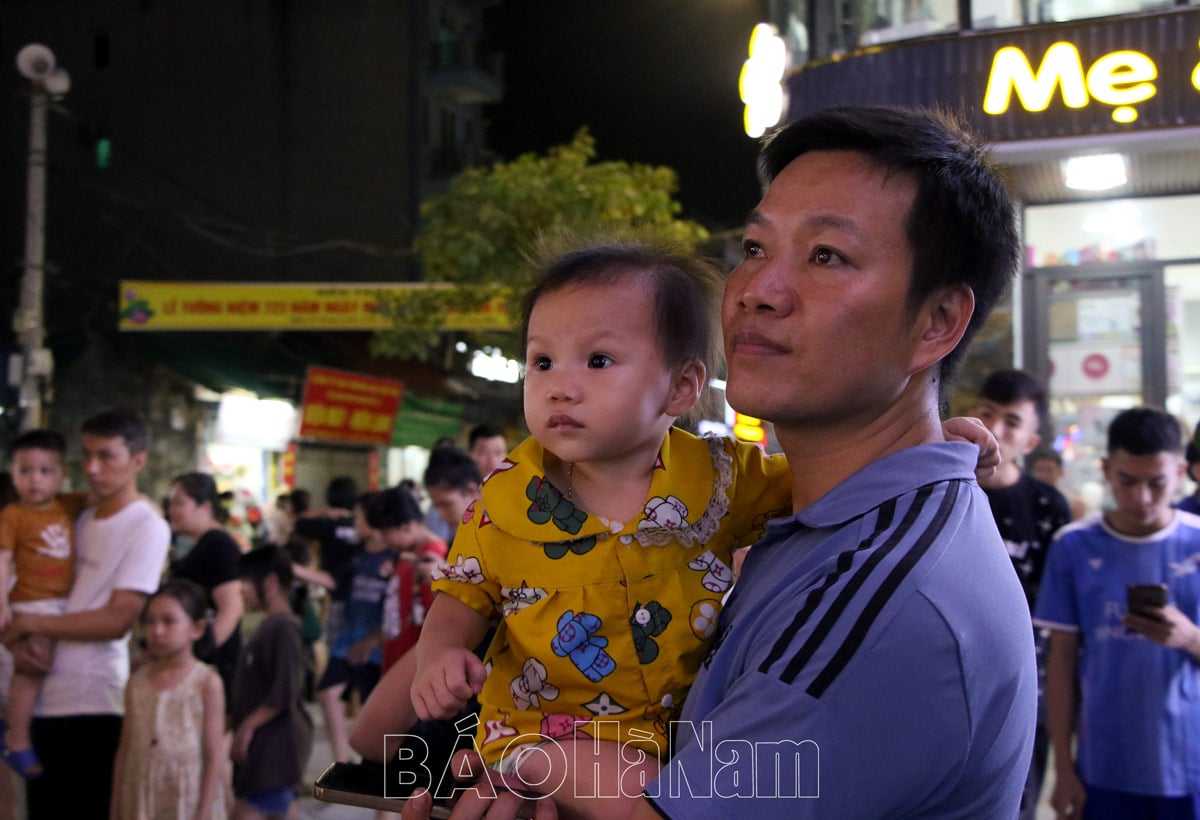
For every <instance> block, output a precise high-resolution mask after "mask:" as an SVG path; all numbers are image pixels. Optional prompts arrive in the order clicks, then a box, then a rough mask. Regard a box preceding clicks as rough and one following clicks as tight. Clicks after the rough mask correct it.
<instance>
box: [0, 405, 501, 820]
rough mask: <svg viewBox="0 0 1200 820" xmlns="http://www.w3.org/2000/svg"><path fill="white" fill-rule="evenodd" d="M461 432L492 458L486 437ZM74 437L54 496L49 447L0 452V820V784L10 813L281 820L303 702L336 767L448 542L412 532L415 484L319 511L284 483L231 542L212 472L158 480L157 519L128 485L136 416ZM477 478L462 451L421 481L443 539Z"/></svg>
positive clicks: (138, 437) (413, 628) (296, 756)
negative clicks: (79, 466)
mask: <svg viewBox="0 0 1200 820" xmlns="http://www.w3.org/2000/svg"><path fill="white" fill-rule="evenodd" d="M474 432H475V433H476V435H477V436H480V437H485V438H490V439H492V440H493V441H492V442H491V444H492V449H495V443H494V440H495V439H496V438H497V437H499V438H500V440H501V442H502V441H503V436H502V434H501V433H500V432H499V431H497V430H495V428H492V427H490V426H486V425H485V426H480V427H479V428H477V429H476V430H475V431H474ZM81 433H82V437H81V450H82V454H83V472H84V475H85V477H86V479H87V483H88V492H86V493H65V492H62V491H61V490H62V485H63V483H64V481H65V464H64V462H65V458H66V452H67V446H66V440H65V439H64V437H63V436H62V435H61V434H60V433H58V432H56V431H52V430H32V431H28V432H25V433H22V434H20V435H18V436H17V437H16V438H14V440H13V441H12V443H11V445H10V472H9V473H8V474H7V475H8V476H9V477H10V479H11V481H10V490H11V493H10V495H9V497H7V498H5V499H4V503H3V505H2V506H3V509H2V510H0V630H3V634H2V637H3V640H4V643H5V644H6V645H7V647H8V651H3V652H0V655H3V657H4V658H5V659H7V660H8V661H9V663H8V665H7V666H6V667H5V668H4V669H0V677H3V679H4V680H3V689H2V690H0V694H3V695H4V697H3V698H0V707H2V708H3V717H2V721H3V722H2V723H0V754H2V757H3V761H4V763H5V764H6V768H3V769H2V771H0V774H2V777H0V804H3V809H2V811H3V812H6V813H7V816H13V813H14V812H15V806H16V804H17V800H16V791H15V788H16V782H15V781H14V779H13V775H14V774H15V775H17V776H19V777H20V778H22V779H23V780H24V785H25V789H26V805H27V808H28V814H29V816H30V817H31V818H42V817H45V818H57V817H105V818H164V817H186V818H223V817H229V816H234V817H240V818H255V817H290V816H295V798H296V796H297V788H298V787H301V788H302V787H303V786H302V783H301V781H302V779H303V774H304V771H305V767H306V765H307V763H308V757H309V754H310V750H311V746H312V732H313V721H312V719H311V715H310V714H309V707H308V706H307V705H306V703H307V702H308V701H310V700H311V701H319V703H320V705H321V706H322V707H323V708H324V711H325V716H326V725H327V726H328V728H329V731H330V741H331V746H332V748H333V749H334V752H335V756H336V757H337V759H340V760H349V759H350V755H351V752H350V748H349V745H348V738H347V728H346V722H345V720H344V715H345V706H344V704H343V702H342V699H343V697H347V696H349V695H350V694H351V693H355V694H356V695H357V696H358V698H359V699H360V701H365V700H366V699H367V698H368V696H369V695H370V693H371V690H372V688H373V687H374V685H375V683H376V682H377V681H378V679H379V677H380V674H381V673H382V672H384V671H386V670H387V669H388V668H389V667H390V666H391V665H392V664H394V663H395V662H396V661H397V660H398V659H399V658H401V657H403V656H404V655H405V654H406V653H407V652H408V651H409V650H410V649H411V648H412V647H413V646H415V644H416V640H417V635H418V634H419V632H420V628H421V625H422V622H423V620H424V616H425V612H426V611H427V610H428V608H429V607H430V605H431V603H432V599H433V593H432V591H431V588H430V581H431V576H432V572H433V568H434V566H435V565H436V564H437V563H438V562H439V561H441V560H443V559H444V558H445V557H446V553H447V545H446V542H445V541H444V540H443V539H442V538H440V537H438V536H437V535H435V534H434V533H433V532H431V530H430V529H429V527H428V526H427V525H426V517H425V512H424V510H423V509H422V506H421V504H420V503H419V502H420V500H421V499H419V497H418V494H419V493H420V492H421V486H420V485H415V484H411V483H410V484H409V485H407V486H403V487H395V488H390V489H386V490H382V491H377V492H366V493H362V494H360V493H359V492H358V488H357V486H356V485H355V482H354V481H353V479H350V478H348V477H344V476H343V477H338V478H335V479H333V480H332V481H331V482H330V484H329V487H328V491H327V493H326V502H327V506H326V507H324V508H320V509H315V508H312V507H311V505H310V504H309V503H308V494H307V493H306V492H305V491H304V490H295V491H292V492H290V493H288V494H287V499H286V500H287V505H286V508H285V507H284V506H283V505H281V512H282V513H284V514H282V515H280V516H276V517H275V519H274V521H273V522H272V524H273V526H272V527H271V529H269V530H268V531H266V532H263V533H262V537H261V538H260V539H256V541H255V543H252V544H243V543H241V539H239V538H237V537H236V536H235V534H234V533H231V532H230V530H229V528H228V521H229V516H228V512H227V509H226V506H225V500H226V499H225V497H223V494H222V493H220V492H218V488H217V484H216V481H215V480H214V479H213V477H212V476H210V475H208V474H206V473H203V472H191V473H185V474H183V475H180V476H177V477H176V478H175V479H174V480H173V481H172V482H171V485H170V491H169V493H168V496H167V498H166V500H165V501H164V502H163V504H162V505H161V507H160V506H158V505H156V504H154V503H153V502H152V501H151V500H150V499H149V498H147V497H146V496H145V495H143V494H142V493H141V492H140V491H139V489H138V485H137V479H138V474H139V473H140V471H141V470H142V468H143V467H144V466H145V463H146V457H147V431H146V426H145V423H144V421H143V420H142V419H141V418H140V417H139V416H138V415H137V414H136V413H134V412H132V411H129V410H124V409H118V410H113V411H108V412H105V413H100V414H97V415H96V416H93V417H92V418H89V419H88V420H87V421H85V422H84V424H83V426H82V429H81ZM502 456H503V454H501V457H502ZM488 458H489V460H488V462H487V463H488V469H489V470H490V469H492V468H493V467H494V466H495V460H494V459H493V458H491V457H490V456H489V457H488ZM481 484H482V477H481V475H480V465H479V464H478V463H477V462H476V461H475V460H474V459H472V458H471V456H470V455H468V454H467V453H466V452H465V451H463V450H460V449H458V448H457V447H455V446H453V445H452V444H446V445H444V446H440V447H438V448H435V449H434V451H433V452H432V454H431V457H430V460H429V465H428V469H427V471H426V474H425V476H424V482H423V488H424V492H426V493H428V494H429V497H430V498H431V499H432V506H431V507H430V509H433V510H434V511H435V512H437V514H438V515H439V519H440V520H442V521H443V523H444V525H445V527H446V528H447V531H448V532H450V533H453V530H454V527H455V526H456V525H457V523H458V522H459V521H460V520H461V519H462V516H463V514H464V512H465V510H466V508H467V507H468V505H469V504H470V503H471V501H473V500H474V499H475V498H476V497H477V496H478V493H479V487H480V485H481ZM322 593H323V594H322ZM319 646H327V647H328V652H327V653H321V652H318V651H317V647H319ZM318 673H319V674H318Z"/></svg>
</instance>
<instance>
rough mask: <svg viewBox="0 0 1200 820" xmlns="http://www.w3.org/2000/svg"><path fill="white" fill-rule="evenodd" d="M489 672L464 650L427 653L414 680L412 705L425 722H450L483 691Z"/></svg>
mask: <svg viewBox="0 0 1200 820" xmlns="http://www.w3.org/2000/svg"><path fill="white" fill-rule="evenodd" d="M486 677H487V670H485V669H484V667H483V662H482V661H481V660H479V658H477V657H475V653H474V652H472V651H471V650H469V649H464V648H462V647H451V648H444V649H438V650H437V651H436V652H434V653H423V654H422V655H421V658H420V662H419V664H418V667H417V676H416V678H415V679H414V680H413V687H412V703H413V708H414V709H415V710H416V712H417V717H419V718H421V720H446V719H447V718H452V717H454V715H456V714H457V713H458V710H459V709H461V708H463V707H464V706H466V704H467V701H468V700H470V699H471V696H472V695H478V694H479V693H480V691H481V690H482V689H483V681H484V679H485V678H486Z"/></svg>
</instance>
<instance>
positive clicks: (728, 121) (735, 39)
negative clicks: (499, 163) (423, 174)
mask: <svg viewBox="0 0 1200 820" xmlns="http://www.w3.org/2000/svg"><path fill="white" fill-rule="evenodd" d="M765 6H766V3H765V2H761V0H607V2H600V1H599V0H504V2H501V3H499V4H498V5H496V6H493V7H491V8H489V9H488V10H487V11H486V12H485V14H486V17H485V26H484V30H485V32H486V33H487V35H486V36H487V38H488V41H489V45H490V46H491V47H493V48H495V49H496V50H499V51H502V52H503V53H504V55H505V56H504V82H505V90H504V93H505V99H504V101H503V102H502V103H501V104H499V105H496V106H492V107H490V108H489V109H488V110H487V117H488V120H489V127H488V142H489V144H490V145H491V147H492V148H493V149H494V150H495V151H497V152H498V153H499V155H500V156H501V157H502V158H504V159H511V158H513V157H515V156H517V155H518V154H521V153H524V152H527V151H537V152H539V153H540V152H544V151H545V150H546V149H547V148H549V147H550V146H553V145H559V144H562V143H566V142H569V141H570V140H571V138H572V137H573V135H574V134H575V132H576V131H577V130H578V129H579V128H580V127H582V126H585V125H586V126H588V127H589V129H590V130H591V133H592V135H593V136H594V137H595V138H596V147H597V152H598V154H599V158H600V159H601V160H627V161H630V162H639V163H647V164H652V165H668V166H671V167H672V168H674V169H675V170H676V172H677V173H678V175H679V181H680V190H679V193H678V198H679V199H680V201H681V202H682V203H683V206H684V215H685V216H688V217H690V218H692V219H696V220H698V221H700V222H702V223H704V224H705V225H706V226H707V227H709V228H710V229H722V228H733V227H738V226H740V225H741V223H742V221H743V219H744V218H745V216H746V214H747V213H748V212H749V211H750V209H751V208H752V207H754V205H755V204H756V203H757V201H758V194H759V191H758V186H757V183H756V181H755V176H754V156H755V153H756V147H755V143H754V141H753V140H751V139H750V138H749V137H747V136H746V135H745V133H743V131H742V104H741V102H740V101H739V100H738V91H737V80H738V74H739V72H740V71H741V66H742V62H743V61H744V60H745V59H746V54H747V52H746V49H747V43H748V41H749V38H750V31H751V29H753V27H754V24H755V23H757V22H760V21H761V20H762V15H763V13H764V11H765Z"/></svg>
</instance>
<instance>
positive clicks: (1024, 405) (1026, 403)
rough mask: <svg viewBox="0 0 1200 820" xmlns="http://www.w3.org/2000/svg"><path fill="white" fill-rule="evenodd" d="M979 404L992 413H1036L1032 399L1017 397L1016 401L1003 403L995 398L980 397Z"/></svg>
mask: <svg viewBox="0 0 1200 820" xmlns="http://www.w3.org/2000/svg"><path fill="white" fill-rule="evenodd" d="M979 406H980V407H981V408H987V409H989V410H991V411H992V412H994V413H1000V414H1001V415H1008V414H1010V413H1011V414H1013V415H1018V416H1036V415H1037V405H1036V404H1034V402H1033V399H1017V400H1016V401H1010V402H1008V403H1003V402H998V401H996V400H995V399H986V398H980V399H979Z"/></svg>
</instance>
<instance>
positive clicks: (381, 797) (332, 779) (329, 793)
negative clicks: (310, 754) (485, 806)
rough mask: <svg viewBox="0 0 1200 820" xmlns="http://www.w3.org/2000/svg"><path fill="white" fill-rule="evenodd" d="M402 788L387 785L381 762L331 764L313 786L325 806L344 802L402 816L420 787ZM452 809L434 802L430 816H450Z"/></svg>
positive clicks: (386, 775)
mask: <svg viewBox="0 0 1200 820" xmlns="http://www.w3.org/2000/svg"><path fill="white" fill-rule="evenodd" d="M418 786H420V787H422V788H426V789H428V788H429V783H427V782H426V783H415V784H413V785H412V786H408V787H401V786H399V785H397V784H396V783H389V782H388V772H387V770H386V769H385V768H384V767H383V766H382V765H380V764H378V763H331V764H329V766H328V768H326V769H325V771H323V772H321V776H320V777H318V778H317V780H316V782H315V783H313V797H315V798H317V799H318V800H321V801H323V802H326V803H342V804H344V805H347V806H358V807H359V808H364V809H375V810H376V811H390V812H396V813H399V812H400V810H401V809H403V808H404V801H405V799H406V798H407V797H408V796H409V795H411V794H412V792H413V791H414V790H415V789H416V788H417V787H418ZM450 809H451V806H450V805H449V804H448V803H446V802H444V801H438V800H435V801H434V804H433V810H432V811H431V812H430V814H429V816H430V817H439V818H441V817H449V816H450Z"/></svg>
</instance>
